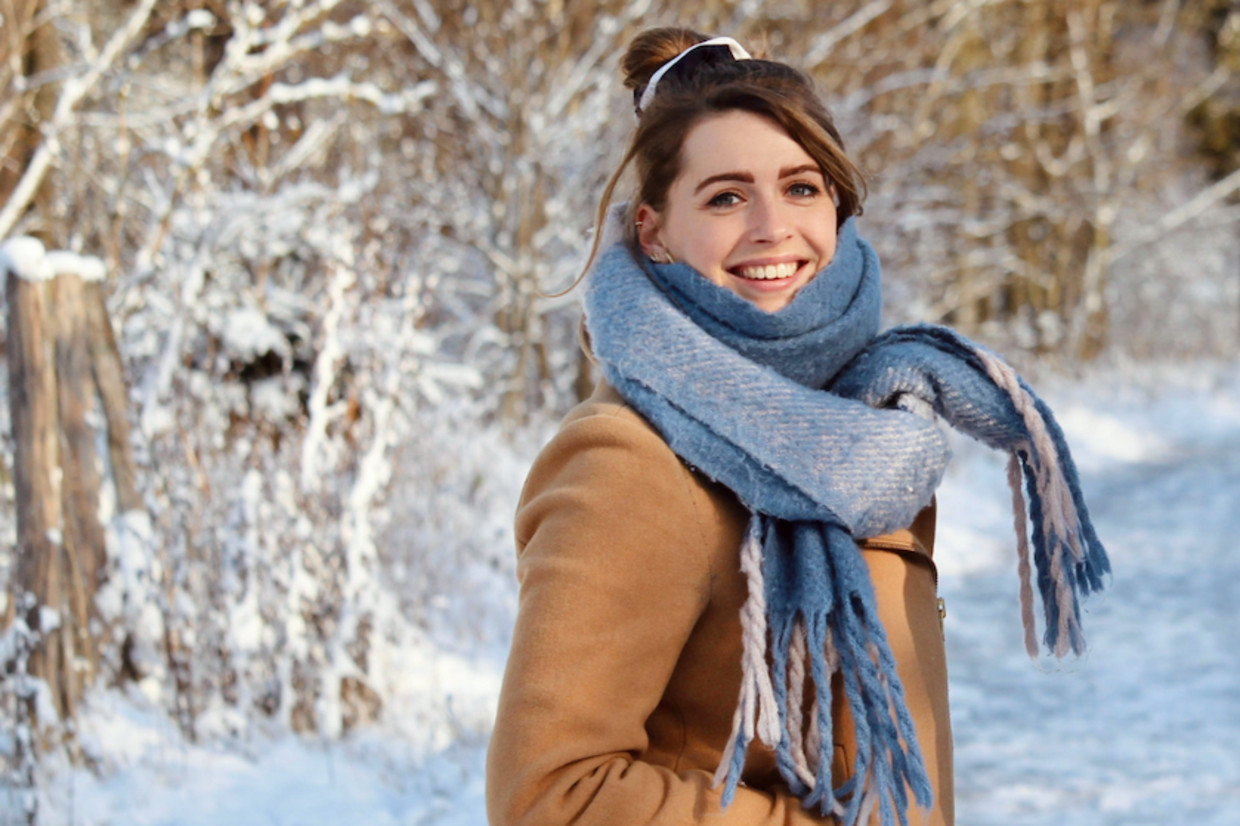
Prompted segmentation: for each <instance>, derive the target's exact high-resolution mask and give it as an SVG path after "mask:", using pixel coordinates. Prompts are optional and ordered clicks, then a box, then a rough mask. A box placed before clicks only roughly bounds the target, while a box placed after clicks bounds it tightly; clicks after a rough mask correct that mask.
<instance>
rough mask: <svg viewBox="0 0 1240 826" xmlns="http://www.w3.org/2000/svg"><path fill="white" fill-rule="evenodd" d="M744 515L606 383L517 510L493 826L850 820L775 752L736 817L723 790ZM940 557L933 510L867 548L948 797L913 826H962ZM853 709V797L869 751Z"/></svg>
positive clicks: (838, 764)
mask: <svg viewBox="0 0 1240 826" xmlns="http://www.w3.org/2000/svg"><path fill="white" fill-rule="evenodd" d="M748 518H749V514H748V513H747V511H746V509H745V508H744V507H743V506H742V505H741V503H740V502H739V501H738V500H737V498H736V496H735V494H733V493H732V492H731V491H730V490H728V489H727V488H725V487H723V486H721V485H719V484H717V483H714V482H712V481H711V480H709V479H707V478H706V477H705V476H703V475H702V474H701V473H699V472H697V471H695V470H694V469H692V468H690V467H688V466H686V465H685V464H684V463H683V462H682V461H681V460H680V459H679V457H677V456H676V454H675V453H673V452H672V450H671V449H670V448H669V447H668V446H667V444H666V443H665V442H664V441H663V439H662V438H661V437H660V436H659V434H658V433H657V432H656V431H655V430H654V429H653V428H652V427H651V426H650V425H649V424H648V423H647V422H646V421H645V420H644V419H643V418H642V417H641V416H640V415H639V414H638V413H636V412H635V411H633V410H632V409H631V408H630V407H629V406H628V405H627V404H626V403H625V402H624V400H623V399H622V398H621V397H620V395H619V394H618V393H617V392H616V391H615V390H614V389H613V388H611V387H610V386H608V385H606V384H605V383H604V384H601V385H600V386H599V388H598V389H597V390H596V391H595V393H594V395H593V396H592V397H591V398H590V399H589V400H587V401H586V402H585V403H583V404H581V405H579V406H578V407H577V408H576V409H574V410H573V411H572V412H571V413H570V414H569V416H568V417H567V418H566V419H565V421H564V423H563V425H562V427H561V429H560V431H559V433H558V434H557V435H556V436H555V437H554V438H553V439H552V441H551V442H550V443H549V444H548V445H547V447H546V448H545V449H544V450H543V451H542V453H541V454H540V455H539V457H538V459H537V461H536V462H535V463H534V466H533V468H532V470H531V471H530V475H529V478H528V480H527V481H526V485H525V489H524V491H523V492H522V496H521V501H520V505H519V508H518V512H517V518H516V539H517V552H518V564H517V576H518V579H519V581H520V601H519V609H518V614H517V621H516V628H515V631H514V635H513V643H512V650H511V653H510V655H509V659H508V664H507V668H506V672H505V675H504V682H503V688H502V690H501V693H500V700H499V708H498V712H497V717H496V723H495V731H494V734H493V736H492V739H491V745H490V749H489V752H488V755H487V811H488V816H489V820H490V823H491V826H561V824H570V823H571V824H574V826H638V824H664V825H665V826H687V824H699V823H703V824H718V825H719V826H774V824H827V823H833V822H834V820H833V819H832V818H829V817H828V818H824V817H822V816H819V815H817V814H816V813H812V812H810V811H808V810H806V809H804V808H803V807H802V805H801V802H800V800H799V799H798V798H796V797H795V796H793V795H792V794H791V792H789V790H788V789H787V787H786V786H785V785H784V784H783V782H782V780H781V778H780V775H779V773H778V771H777V769H776V765H775V759H774V754H773V752H772V751H771V750H770V749H769V748H767V747H766V746H764V745H762V744H761V743H757V742H755V743H754V744H752V745H751V746H750V748H749V752H748V754H747V757H746V764H745V771H744V774H743V778H742V786H741V787H740V788H739V789H738V791H737V794H736V797H735V799H734V800H733V801H732V803H731V805H730V806H729V807H728V808H727V809H722V808H721V806H720V801H719V796H720V793H721V789H716V788H712V776H713V774H714V772H715V769H716V767H717V766H718V764H719V760H720V756H721V755H722V753H723V750H724V748H725V746H726V745H727V742H728V740H729V736H730V734H731V731H732V720H733V714H734V712H735V709H736V703H737V696H738V692H739V690H740V680H741V647H742V643H741V626H740V609H741V605H742V603H743V602H744V601H745V597H746V593H747V591H746V584H745V579H744V577H743V576H742V574H741V573H740V569H739V549H740V545H741V540H742V538H743V535H744V532H745V528H746V525H747V522H748ZM933 542H934V510H933V505H931V506H930V507H929V508H927V509H926V510H924V511H922V513H921V514H920V515H919V516H918V517H917V519H916V520H915V521H914V523H913V525H912V526H910V528H909V529H906V530H901V531H897V532H895V533H892V534H888V535H885V536H881V537H876V538H872V539H869V540H867V541H865V542H864V543H863V544H862V548H863V556H864V558H865V561H866V564H867V565H868V566H869V569H870V575H871V578H872V579H873V582H874V587H875V592H876V597H877V604H878V608H879V614H880V617H881V619H882V622H883V625H884V628H885V629H886V632H887V635H888V638H889V641H890V643H891V648H892V651H893V652H894V654H895V657H896V660H897V663H898V671H899V675H900V680H901V682H902V683H903V686H904V690H905V693H906V696H907V700H908V707H909V710H910V711H911V713H912V715H913V718H914V722H915V726H916V729H917V735H918V740H919V742H920V744H921V749H922V755H923V757H924V759H925V762H926V767H927V771H928V773H929V777H930V781H931V783H932V785H933V788H934V796H935V799H934V806H933V808H932V809H931V811H930V812H929V813H928V814H927V813H926V812H924V811H922V810H920V809H917V808H913V809H911V810H910V811H909V813H908V814H909V822H910V824H926V826H951V824H952V823H953V817H954V815H953V811H954V805H953V796H952V742H951V727H950V722H949V717H948V703H947V671H946V664H945V653H944V645H943V636H942V617H941V613H940V609H939V603H938V597H937V577H936V573H935V569H934V563H933V561H932V559H931V554H932V549H933ZM836 688H837V689H838V686H837V687H836ZM842 695H843V692H842V691H840V690H834V691H833V696H834V698H835V707H834V708H833V716H834V718H835V726H834V731H835V743H834V749H835V761H834V775H835V782H836V783H837V784H838V783H841V782H843V781H844V780H846V779H847V777H848V772H849V767H850V766H851V765H852V760H853V757H854V749H855V742H854V740H853V736H852V726H851V720H850V718H849V715H848V713H847V709H846V701H845V700H843V698H842ZM873 822H874V823H877V822H878V821H877V818H875V820H874V821H873Z"/></svg>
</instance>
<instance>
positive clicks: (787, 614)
mask: <svg viewBox="0 0 1240 826" xmlns="http://www.w3.org/2000/svg"><path fill="white" fill-rule="evenodd" d="M879 282H880V277H879V265H878V259H877V257H876V256H875V254H874V251H873V249H872V248H871V247H870V245H869V244H868V243H866V242H865V241H864V240H863V239H862V238H860V237H859V236H858V234H857V231H856V226H855V222H854V220H853V219H849V220H848V221H846V222H845V223H844V225H843V226H842V227H841V228H840V233H839V237H838V242H837V249H836V253H835V256H834V258H833V259H832V261H831V263H830V265H829V266H827V267H826V268H825V269H824V270H822V271H821V272H820V273H818V275H817V276H816V277H815V278H814V279H813V280H812V281H811V282H810V283H809V284H807V285H806V286H805V287H803V288H802V289H801V290H800V292H799V293H798V294H797V296H796V298H795V299H794V300H793V301H792V302H791V303H790V304H789V305H788V306H787V307H785V308H784V309H782V310H780V311H779V312H777V313H771V314H768V313H766V312H764V311H762V310H760V309H758V308H757V307H755V306H754V305H752V304H750V303H749V302H748V301H745V300H744V299H742V298H740V297H739V296H737V295H735V294H734V293H732V292H730V291H729V290H727V289H724V288H723V287H720V286H717V285H715V284H713V283H711V282H710V281H708V280H707V279H706V278H704V277H702V276H701V275H700V274H698V273H697V272H696V271H694V270H693V269H692V268H690V267H688V266H687V265H684V264H666V265H664V264H653V263H651V262H650V261H648V260H646V259H645V258H644V257H643V258H642V259H641V260H638V259H637V258H635V256H634V255H633V253H632V252H631V250H630V248H629V247H628V246H627V245H626V244H624V243H621V242H618V243H614V244H611V245H609V246H608V247H606V248H605V251H604V252H603V253H602V255H601V257H600V258H599V260H598V262H597V263H596V265H595V266H594V267H593V268H592V271H591V274H590V279H589V285H588V288H587V292H586V297H585V303H586V319H587V327H588V330H589V333H590V338H591V342H592V345H593V349H594V353H595V355H596V357H597V358H598V361H599V363H600V365H601V367H602V371H603V374H604V376H605V377H606V378H607V380H608V381H609V382H610V383H611V384H612V385H613V386H614V387H615V388H616V389H617V390H618V391H619V392H620V394H621V395H622V396H623V397H624V398H625V399H626V400H627V401H628V402H629V403H630V404H631V405H632V406H633V407H634V408H635V409H636V410H637V411H638V412H640V413H641V414H642V415H643V416H644V417H645V418H646V419H647V420H649V421H650V422H651V423H652V425H653V426H654V427H655V428H656V429H657V430H658V431H659V433H660V434H661V435H662V436H663V438H664V439H665V440H666V442H667V444H668V445H669V446H670V447H671V448H672V450H674V451H675V452H676V454H677V455H678V456H680V458H681V459H682V460H683V461H684V462H686V463H687V464H688V465H689V466H691V467H693V468H696V469H697V470H699V471H701V472H702V473H704V474H705V475H706V476H708V477H710V478H711V479H714V480H716V481H718V482H720V483H722V484H723V485H725V486H727V487H728V488H730V489H731V490H732V491H733V492H735V494H736V495H737V497H738V498H739V499H740V501H741V502H742V503H743V504H744V505H745V506H746V507H747V508H748V509H749V511H750V512H751V514H752V518H751V519H750V523H749V528H748V531H747V534H746V537H745V539H744V541H743V544H742V548H741V554H740V557H741V563H740V564H741V569H742V571H743V573H744V575H745V576H746V578H747V583H748V590H749V593H748V597H747V601H746V603H745V605H744V606H743V608H742V612H741V623H742V630H743V640H744V648H743V652H744V653H743V662H742V684H741V691H740V697H739V701H738V704H737V709H736V714H735V717H734V729H733V734H732V736H731V738H730V742H729V744H728V746H727V748H726V751H725V752H724V755H723V759H722V761H721V763H720V766H719V769H718V772H717V773H716V776H715V780H716V783H723V784H724V791H723V803H724V805H725V806H726V805H727V804H728V803H729V802H730V801H731V799H732V797H733V795H734V793H735V790H736V787H737V784H738V782H739V780H740V775H741V771H742V769H743V766H744V762H745V752H746V749H747V748H748V746H749V744H750V743H751V742H752V740H753V739H754V738H755V737H757V738H758V739H760V740H761V741H762V742H764V743H765V744H766V745H767V746H769V747H771V748H773V749H774V750H775V755H776V760H777V763H778V766H779V770H780V773H781V774H782V776H783V778H784V780H785V781H786V782H787V784H788V786H789V787H790V788H791V789H792V791H793V793H794V794H796V795H798V796H799V797H800V798H801V799H802V802H803V803H804V805H805V806H806V807H813V806H817V807H818V808H819V810H820V811H821V812H822V813H823V814H824V815H826V814H833V815H835V816H836V817H838V818H840V820H841V821H842V823H843V824H845V826H853V824H857V823H864V822H868V820H869V818H870V816H871V815H872V813H873V812H874V811H876V810H877V811H878V812H880V813H881V818H882V822H883V824H884V826H893V824H894V823H895V819H896V817H898V818H899V821H900V823H901V824H904V823H906V817H905V812H906V810H907V809H908V804H909V800H908V790H910V789H911V790H912V793H913V796H914V798H915V800H916V802H917V803H918V804H919V805H921V806H924V807H929V805H930V803H931V789H930V782H929V779H928V777H927V774H926V770H925V766H924V764H923V761H922V757H921V752H920V749H919V747H918V743H917V737H916V733H915V731H914V729H913V722H912V717H911V715H910V713H909V711H908V707H907V705H906V703H905V699H904V691H903V688H902V686H901V684H900V680H899V677H898V675H897V672H896V664H895V659H894V657H893V655H892V652H891V649H890V647H889V645H888V643H887V639H886V635H885V633H884V630H883V626H882V624H881V622H880V621H879V619H878V613H877V609H876V605H875V598H874V590H873V585H872V583H871V582H870V578H869V573H868V569H867V567H866V565H865V562H864V560H863V559H862V556H861V553H860V550H859V547H858V544H857V541H858V540H860V539H864V538H866V537H871V536H878V535H881V534H883V533H887V532H890V531H893V530H897V529H900V528H904V527H907V526H908V525H909V524H910V523H911V522H912V521H913V518H914V516H915V515H916V514H917V512H918V511H919V510H920V509H921V508H923V507H924V506H926V505H927V504H928V503H929V501H930V498H931V496H932V494H933V492H934V490H935V488H936V487H937V486H938V484H939V481H940V479H941V478H942V475H943V471H944V468H945V466H946V464H947V461H948V459H949V451H948V448H947V443H946V440H945V437H944V435H943V433H942V432H940V429H939V427H938V426H937V424H936V420H943V421H946V422H947V423H949V424H950V425H952V426H953V427H955V428H956V429H958V430H960V431H962V432H964V433H966V434H968V435H969V436H972V437H974V438H976V439H979V440H981V441H982V442H984V443H985V444H987V445H989V446H991V447H993V448H996V449H999V450H1003V451H1006V452H1007V453H1009V454H1010V456H1011V458H1010V460H1009V464H1008V478H1009V483H1010V485H1011V488H1012V500H1013V505H1014V508H1015V510H1016V527H1017V540H1018V541H1017V544H1018V557H1019V566H1018V570H1019V572H1020V577H1021V605H1022V620H1023V621H1024V625H1025V644H1026V648H1027V649H1028V650H1029V653H1030V655H1031V656H1036V654H1037V642H1036V636H1035V631H1034V617H1033V613H1034V612H1033V596H1032V592H1033V586H1032V583H1031V573H1030V558H1032V561H1033V565H1034V566H1036V569H1037V586H1038V590H1039V591H1040V595H1041V600H1042V605H1043V609H1044V616H1045V633H1044V638H1043V639H1044V642H1045V644H1046V646H1047V647H1048V648H1049V649H1050V650H1051V651H1052V652H1053V653H1055V654H1056V655H1057V656H1063V655H1064V654H1066V653H1067V652H1068V651H1073V652H1076V653H1080V652H1081V651H1082V648H1083V640H1082V636H1081V630H1080V611H1079V608H1078V598H1079V597H1080V596H1082V595H1085V594H1088V593H1090V592H1092V591H1095V590H1098V589H1100V588H1101V587H1102V578H1103V575H1104V574H1106V573H1108V572H1109V570H1110V565H1109V563H1108V561H1107V556H1106V552H1105V551H1104V550H1103V547H1102V544H1101V543H1100V542H1099V540H1098V537H1097V535H1096V534H1095V533H1094V529H1093V526H1092V525H1091V523H1090V520H1089V514H1088V511H1087V510H1086V507H1085V502H1084V500H1083V498H1082V496H1081V491H1080V487H1079V484H1078V481H1077V474H1076V469H1075V467H1074V465H1073V462H1072V458H1071V456H1070V455H1069V453H1068V449H1067V446H1066V444H1065V442H1064V438H1063V434H1062V432H1061V431H1060V429H1059V426H1058V425H1057V424H1056V422H1055V419H1054V417H1053V416H1052V415H1051V412H1050V410H1049V409H1048V408H1047V407H1046V405H1045V404H1044V403H1043V402H1042V401H1041V400H1040V399H1038V398H1037V397H1036V396H1035V395H1034V394H1033V392H1032V391H1031V390H1030V389H1029V387H1028V386H1027V385H1026V384H1025V383H1024V382H1023V381H1022V380H1021V379H1020V378H1019V377H1017V376H1016V375H1015V373H1014V372H1013V371H1012V370H1011V368H1009V367H1008V366H1007V365H1006V364H1005V363H1004V362H1003V361H1001V360H1000V359H999V358H998V357H997V356H995V355H994V354H992V353H990V352H988V351H987V350H985V349H983V348H982V347H980V346H978V345H976V344H974V343H972V342H970V341H969V340H968V339H966V338H964V337H963V336H960V335H959V334H957V333H955V332H953V331H951V330H949V329H947V328H944V327H936V326H929V325H918V326H907V327H899V328H895V329H892V330H890V331H888V332H886V333H884V334H882V335H877V332H878V324H879V310H880V303H881V302H880V284H879ZM1022 479H1023V482H1024V488H1023V492H1022V484H1021V483H1022ZM1026 497H1027V499H1028V507H1026ZM1026 521H1028V523H1029V528H1028V531H1027V529H1026ZM832 675H839V677H840V682H839V684H840V685H842V686H843V691H844V693H845V695H846V697H847V700H848V705H849V708H850V709H851V713H852V715H853V721H854V723H855V730H856V737H857V755H856V758H855V762H854V765H853V771H852V777H851V779H850V780H849V781H848V782H847V783H844V784H842V785H840V786H835V785H834V784H833V782H832V778H831V763H832V755H833V749H832V748H831V744H832V742H833V740H832V730H831V729H832V723H831V681H832ZM807 692H809V693H808V694H807ZM807 699H808V701H809V706H808V708H809V709H810V713H809V719H803V717H804V715H803V709H805V708H806V707H807V706H806V705H805V703H806V701H807Z"/></svg>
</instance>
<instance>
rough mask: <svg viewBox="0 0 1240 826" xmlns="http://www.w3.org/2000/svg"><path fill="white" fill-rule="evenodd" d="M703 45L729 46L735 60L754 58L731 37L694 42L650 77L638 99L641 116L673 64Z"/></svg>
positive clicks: (638, 109) (638, 112)
mask: <svg viewBox="0 0 1240 826" xmlns="http://www.w3.org/2000/svg"><path fill="white" fill-rule="evenodd" d="M703 46H727V47H728V52H729V53H731V55H732V59H733V60H752V58H751V57H750V55H749V52H747V51H745V47H744V46H742V45H741V44H739V43H737V42H736V41H735V40H733V39H732V38H730V37H712V38H711V39H710V40H703V41H702V42H701V43H694V44H693V45H692V46H690V47H689V48H687V49H685V50H684V51H683V52H681V53H680V54H678V55H676V56H675V57H673V58H672V59H671V60H669V61H667V62H666V63H664V64H663V65H662V66H660V67H659V68H658V70H657V71H655V73H654V74H653V75H651V77H650V82H649V83H647V84H646V88H645V89H644V90H643V91H642V96H641V98H640V99H639V100H638V101H637V115H638V117H641V113H642V112H644V111H646V107H647V106H649V105H650V101H651V100H653V99H654V92H655V89H656V88H657V87H658V85H659V81H660V80H662V79H663V76H664V75H666V74H667V73H668V72H669V71H670V70H671V69H672V67H673V66H675V65H676V64H677V63H679V62H680V61H681V60H682V59H683V58H684V57H685V55H687V54H689V53H690V52H692V51H694V50H696V49H700V48H702V47H703Z"/></svg>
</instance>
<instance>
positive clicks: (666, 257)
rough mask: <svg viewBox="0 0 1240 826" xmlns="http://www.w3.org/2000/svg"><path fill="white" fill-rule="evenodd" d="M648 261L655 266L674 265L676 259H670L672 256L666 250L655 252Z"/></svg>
mask: <svg viewBox="0 0 1240 826" xmlns="http://www.w3.org/2000/svg"><path fill="white" fill-rule="evenodd" d="M650 260H651V261H653V262H655V263H656V264H675V263H676V259H675V258H672V254H671V253H670V252H668V251H667V250H657V251H656V252H655V254H654V255H652V256H650Z"/></svg>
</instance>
